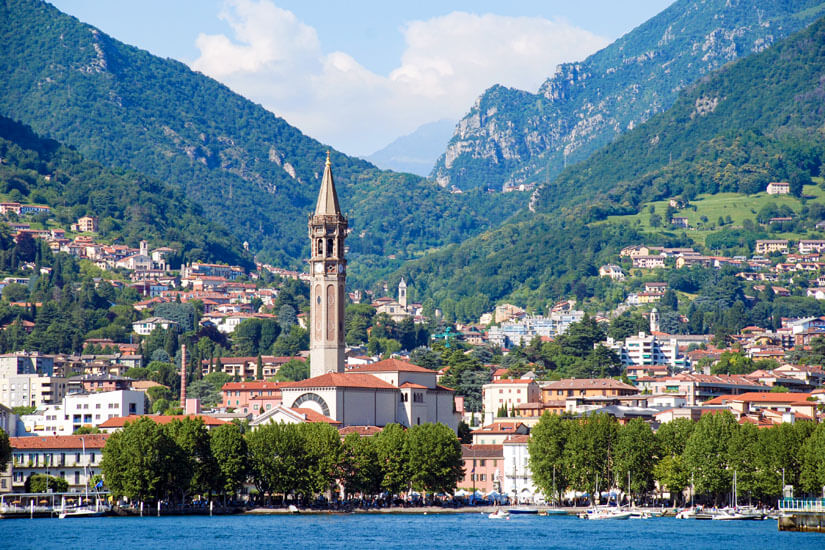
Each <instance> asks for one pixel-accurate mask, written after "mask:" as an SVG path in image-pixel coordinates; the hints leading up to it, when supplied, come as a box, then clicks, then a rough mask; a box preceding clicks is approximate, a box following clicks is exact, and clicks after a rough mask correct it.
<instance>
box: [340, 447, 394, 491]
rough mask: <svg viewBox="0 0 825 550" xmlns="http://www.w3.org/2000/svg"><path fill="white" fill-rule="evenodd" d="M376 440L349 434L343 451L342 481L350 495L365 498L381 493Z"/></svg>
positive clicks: (380, 472)
mask: <svg viewBox="0 0 825 550" xmlns="http://www.w3.org/2000/svg"><path fill="white" fill-rule="evenodd" d="M376 441H377V440H376V438H375V437H374V436H373V437H361V436H360V435H358V434H357V433H351V434H348V435H347V436H346V437H345V438H344V441H343V444H342V449H341V461H340V470H341V481H342V483H343V485H344V491H345V492H346V494H348V495H354V494H355V493H361V494H362V495H363V496H370V495H376V494H378V493H380V492H381V481H382V474H383V472H382V470H381V463H380V462H379V460H378V450H377V443H376Z"/></svg>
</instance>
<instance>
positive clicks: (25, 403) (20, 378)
mask: <svg viewBox="0 0 825 550" xmlns="http://www.w3.org/2000/svg"><path fill="white" fill-rule="evenodd" d="M64 395H66V379H65V378H59V377H56V376H40V375H37V374H18V375H10V376H0V403H2V404H4V405H6V406H7V407H41V406H43V405H52V404H55V403H60V401H61V399H63V396H64Z"/></svg>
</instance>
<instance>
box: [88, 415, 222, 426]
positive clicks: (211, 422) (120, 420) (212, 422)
mask: <svg viewBox="0 0 825 550" xmlns="http://www.w3.org/2000/svg"><path fill="white" fill-rule="evenodd" d="M140 418H148V419H150V420H152V421H153V422H155V423H156V424H170V423H172V422H173V421H175V420H184V419H186V418H193V419H194V418H200V419H201V420H203V423H204V424H205V425H206V426H222V425H224V424H227V422H226V421H224V420H220V419H219V418H214V417H212V416H206V415H198V414H189V415H185V414H178V415H170V416H166V415H154V414H147V415H138V414H131V415H129V416H119V417H115V418H110V419H108V420H107V421H105V422H104V423H102V424H100V425H99V427H100V428H122V427H124V426H125V425H126V423H127V422H135V421H136V420H138V419H140Z"/></svg>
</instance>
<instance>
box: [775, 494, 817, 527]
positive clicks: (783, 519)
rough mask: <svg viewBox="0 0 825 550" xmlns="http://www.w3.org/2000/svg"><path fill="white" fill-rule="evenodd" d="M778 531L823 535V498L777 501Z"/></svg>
mask: <svg viewBox="0 0 825 550" xmlns="http://www.w3.org/2000/svg"><path fill="white" fill-rule="evenodd" d="M779 511H780V512H781V514H780V516H779V520H778V523H779V530H780V531H813V532H816V533H825V498H813V499H799V498H786V499H783V500H780V501H779Z"/></svg>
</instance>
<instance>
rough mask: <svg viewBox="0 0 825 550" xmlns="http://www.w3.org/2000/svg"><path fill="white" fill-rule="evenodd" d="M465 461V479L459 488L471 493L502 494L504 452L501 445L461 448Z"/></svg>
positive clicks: (465, 446) (465, 445)
mask: <svg viewBox="0 0 825 550" xmlns="http://www.w3.org/2000/svg"><path fill="white" fill-rule="evenodd" d="M461 458H462V459H463V461H464V479H463V480H462V481H460V482H459V483H458V486H459V487H461V488H464V489H467V490H470V491H473V492H475V491H481V492H482V493H483V494H489V493H491V492H492V491H498V492H501V479H500V477H501V468H502V466H503V465H504V451H503V447H502V446H501V445H467V444H464V445H462V446H461Z"/></svg>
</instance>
